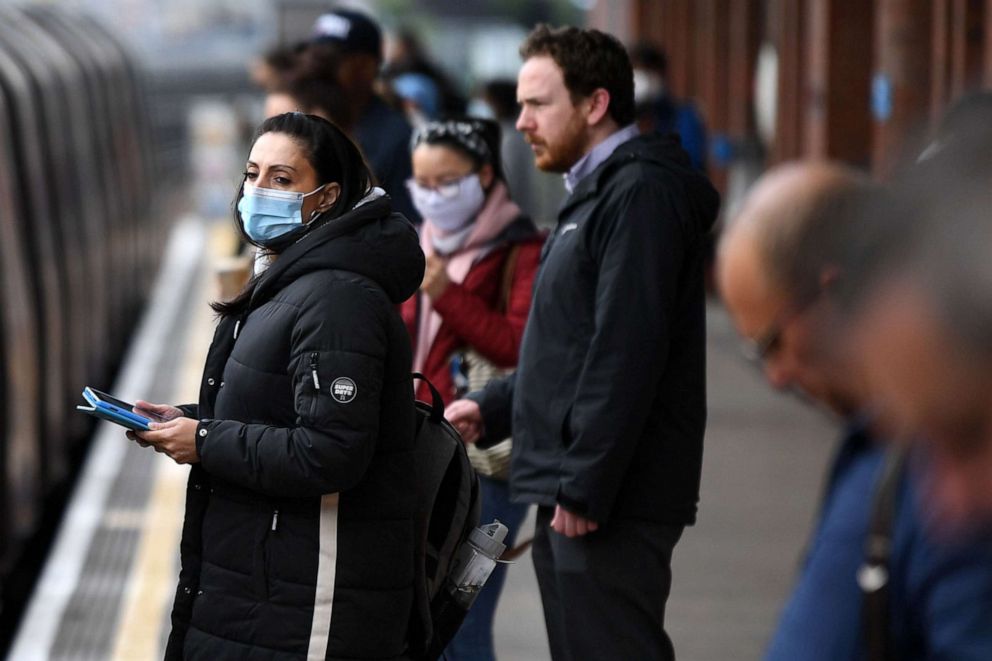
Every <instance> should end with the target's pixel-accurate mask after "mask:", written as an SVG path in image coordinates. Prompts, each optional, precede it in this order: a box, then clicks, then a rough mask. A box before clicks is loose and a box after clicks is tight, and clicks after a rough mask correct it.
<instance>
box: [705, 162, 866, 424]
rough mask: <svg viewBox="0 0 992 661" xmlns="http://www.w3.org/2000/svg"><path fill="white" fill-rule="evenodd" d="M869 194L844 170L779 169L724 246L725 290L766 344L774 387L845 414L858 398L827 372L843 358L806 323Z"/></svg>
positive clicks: (742, 326)
mask: <svg viewBox="0 0 992 661" xmlns="http://www.w3.org/2000/svg"><path fill="white" fill-rule="evenodd" d="M869 191H870V188H869V185H868V183H867V182H866V181H865V179H864V178H863V177H861V176H860V175H858V174H857V173H855V172H853V171H851V170H848V169H846V168H843V167H841V166H837V165H831V164H826V163H813V164H791V165H786V166H782V167H779V168H776V169H774V170H772V171H771V172H769V173H768V174H766V175H765V176H764V177H762V178H761V179H760V180H759V181H758V183H757V184H755V186H754V188H753V189H752V191H751V192H750V194H749V195H748V197H747V199H746V200H745V202H744V205H743V207H742V210H741V212H740V214H739V216H738V217H737V219H736V220H735V222H734V223H733V224H732V225H731V226H730V228H729V229H728V230H727V231H726V232H725V233H724V236H723V239H722V240H721V244H720V253H719V262H718V272H717V275H718V279H719V285H720V289H721V292H722V294H723V297H724V300H725V302H726V303H727V307H728V309H729V310H730V312H731V315H732V316H733V318H734V322H735V324H736V325H737V327H738V330H739V331H740V332H741V333H742V334H743V335H744V336H745V337H746V338H749V339H750V340H752V341H755V342H756V343H757V344H759V345H762V346H760V347H759V348H761V349H763V351H762V353H763V354H764V355H763V358H764V359H765V373H766V376H767V377H768V379H769V381H770V382H771V383H772V384H773V385H774V386H776V387H779V388H784V387H797V388H799V389H801V390H803V391H805V392H806V393H807V394H809V395H810V396H812V397H814V398H816V399H819V400H821V401H823V402H825V403H827V404H828V405H829V406H830V407H831V408H833V409H835V410H839V411H841V412H849V409H850V408H851V406H852V404H851V402H850V399H851V396H850V393H847V392H846V391H845V388H844V386H843V385H842V384H838V383H835V382H834V381H833V380H832V378H831V375H829V374H827V373H826V372H825V369H824V365H825V364H827V363H828V362H834V359H835V357H834V356H827V354H828V353H829V351H828V349H827V348H826V347H824V346H822V344H821V343H820V342H819V341H818V338H817V337H815V336H816V324H814V323H812V322H811V321H810V320H808V319H806V320H801V319H800V317H801V316H803V313H804V311H805V310H806V307H808V304H809V303H810V301H811V300H812V299H814V298H815V297H816V296H818V294H819V292H820V291H821V290H822V287H823V285H824V282H825V278H827V277H828V276H829V274H830V272H831V269H836V268H837V266H838V264H839V261H840V258H841V256H840V253H839V252H838V251H839V246H840V245H841V244H842V243H843V241H844V238H843V237H844V236H845V235H846V234H847V232H848V231H849V230H847V229H845V226H848V225H852V224H856V223H857V218H858V217H860V216H859V213H856V212H855V209H856V208H859V207H860V205H861V204H863V202H864V201H865V198H866V197H867V194H868V192H869ZM833 233H837V234H838V236H836V237H835V236H832V234H833ZM805 322H810V323H805ZM769 341H773V343H774V346H772V347H768V346H763V345H766V344H767V343H768V342H769Z"/></svg>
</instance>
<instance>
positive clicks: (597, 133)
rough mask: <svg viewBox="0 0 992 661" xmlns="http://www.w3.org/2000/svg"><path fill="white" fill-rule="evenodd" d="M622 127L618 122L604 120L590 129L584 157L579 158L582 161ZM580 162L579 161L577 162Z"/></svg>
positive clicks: (583, 153)
mask: <svg viewBox="0 0 992 661" xmlns="http://www.w3.org/2000/svg"><path fill="white" fill-rule="evenodd" d="M621 128H623V127H621V126H618V125H617V123H616V122H614V121H613V120H612V119H611V120H608V121H606V120H604V121H602V122H600V123H599V124H597V125H596V126H592V127H590V128H589V132H588V133H587V134H586V148H585V150H583V152H582V156H580V157H579V159H580V160H581V159H582V158H583V157H585V156H586V155H588V154H589V152H591V151H592V150H593V149H595V148H596V147H598V146H599V145H601V144H602V143H603V142H604V141H605V140H606V139H607V138H609V137H610V136H611V135H613V134H614V133H616V132H617V131H619V130H620V129H621ZM576 162H578V161H576Z"/></svg>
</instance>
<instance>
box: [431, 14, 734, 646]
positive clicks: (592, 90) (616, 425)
mask: <svg viewBox="0 0 992 661" xmlns="http://www.w3.org/2000/svg"><path fill="white" fill-rule="evenodd" d="M520 54H521V57H522V58H523V60H524V64H523V66H522V68H521V70H520V74H519V77H518V83H517V99H518V100H519V102H520V106H521V111H520V116H519V118H518V120H517V129H518V130H520V131H521V132H522V133H523V134H524V135H525V137H526V138H527V141H528V142H529V143H530V145H531V149H532V151H533V154H534V158H535V162H536V164H537V166H538V167H539V168H541V169H542V170H547V171H551V172H558V173H562V174H564V175H565V186H566V188H567V190H568V191H569V197H568V198H567V199H566V200H565V202H564V204H563V205H562V207H561V210H560V212H559V214H558V225H557V228H556V229H555V231H554V233H553V234H552V235H551V237H550V238H549V240H548V243H547V245H546V247H545V248H544V256H543V259H542V261H541V269H540V271H539V273H538V276H537V279H536V284H535V287H534V298H533V303H532V307H531V313H530V317H529V319H528V321H527V328H526V331H525V332H524V337H523V343H522V345H521V351H520V362H519V365H518V367H517V371H516V373H515V374H514V375H513V376H511V377H507V378H504V379H499V380H494V381H492V382H490V384H489V386H487V387H486V389H485V390H483V391H482V392H477V393H473V394H471V395H469V396H468V398H467V399H463V400H459V401H457V402H454V403H453V404H452V405H451V407H450V408H449V409H448V415H449V419H450V420H452V422H453V424H454V425H455V426H456V427H457V428H458V429H459V430H460V431H461V432H462V434H463V436H464V437H465V438H466V440H468V441H470V442H471V441H473V440H478V439H480V438H481V439H482V442H483V444H489V443H492V442H497V441H499V440H501V439H503V438H505V437H506V436H509V435H510V434H511V431H512V435H513V457H512V462H511V469H510V487H511V494H512V497H513V499H514V500H515V501H516V502H525V503H526V502H529V503H535V504H537V505H538V514H537V524H536V528H535V533H534V545H533V558H534V568H535V570H536V572H537V577H538V583H539V586H540V590H541V600H542V603H543V606H544V616H545V623H546V625H547V629H548V639H549V643H550V648H551V654H552V656H553V658H554V659H556V660H559V661H560V660H562V659H638V660H642V661H650V660H653V659H657V660H661V659H673V658H674V656H675V652H674V649H673V647H672V642H671V639H670V638H669V637H668V634H667V633H666V631H665V628H664V620H665V604H666V602H667V600H668V594H669V592H670V589H671V578H672V577H671V559H672V552H673V550H674V548H675V545H676V543H677V542H678V540H679V538H680V537H681V535H682V531H683V528H684V527H685V526H686V525H690V524H692V523H693V522H694V521H695V515H696V505H697V502H698V500H699V477H700V470H701V467H702V441H703V431H704V428H705V424H706V385H705V369H704V367H705V316H704V300H703V297H704V294H703V246H704V241H703V239H704V236H705V234H706V232H707V231H708V230H709V228H710V227H711V226H712V224H713V222H714V221H715V219H716V214H717V210H718V207H719V196H718V194H717V193H716V191H715V190H714V189H713V187H712V186H711V185H710V183H709V182H708V181H707V180H706V178H705V177H704V176H703V175H701V174H700V173H699V172H698V171H697V170H696V169H694V168H693V167H692V164H691V163H690V161H689V157H688V155H687V154H686V153H685V151H684V150H683V149H682V148H681V147H680V146H679V145H678V141H677V140H676V139H675V138H674V137H672V138H669V137H664V136H661V135H658V134H651V135H643V136H642V135H640V132H639V131H638V129H637V126H636V125H635V124H634V119H635V117H634V86H633V74H632V71H631V65H630V60H629V58H628V57H627V52H626V51H625V50H624V48H623V46H622V44H620V42H619V41H618V40H617V39H616V38H614V37H612V36H611V35H608V34H605V33H603V32H600V31H598V30H582V29H578V28H574V27H565V28H559V29H552V28H550V27H548V26H546V25H541V26H538V27H537V28H535V29H534V30H533V31H532V32H531V33H530V35H529V36H528V37H527V39H526V40H525V41H524V43H523V45H522V46H521V48H520Z"/></svg>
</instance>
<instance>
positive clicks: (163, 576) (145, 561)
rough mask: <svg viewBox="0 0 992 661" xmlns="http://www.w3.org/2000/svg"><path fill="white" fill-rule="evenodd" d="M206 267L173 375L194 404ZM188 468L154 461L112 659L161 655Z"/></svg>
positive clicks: (205, 319)
mask: <svg viewBox="0 0 992 661" xmlns="http://www.w3.org/2000/svg"><path fill="white" fill-rule="evenodd" d="M231 236H232V232H231V231H230V229H229V225H227V224H224V225H217V226H215V227H213V228H212V229H211V231H210V235H209V239H208V244H207V250H206V260H205V261H206V264H207V265H209V264H211V263H212V262H213V260H214V258H215V257H217V256H220V255H230V254H231V252H232V251H233V245H234V244H233V243H232V240H231ZM214 292H215V284H214V277H213V273H212V269H210V268H209V267H207V268H203V269H201V275H200V278H199V282H198V286H197V287H196V289H195V290H194V291H193V292H191V295H193V296H201V297H203V302H202V304H196V305H194V310H193V313H192V316H191V318H190V323H191V328H190V332H189V336H188V338H189V339H188V340H187V343H186V347H185V353H184V356H183V361H182V367H181V370H180V373H179V375H178V379H177V383H176V387H175V391H174V393H173V398H172V401H173V402H195V401H196V400H197V397H198V390H199V384H200V375H201V374H202V371H203V361H204V359H205V357H206V353H207V348H208V346H209V344H210V338H211V337H212V335H213V324H214V318H213V312H212V311H211V310H210V308H209V307H208V306H207V304H206V303H207V300H208V299H209V300H212V299H213V298H214V296H215V293H214ZM188 475H189V468H188V467H186V466H179V465H177V464H175V463H173V462H172V461H171V460H170V459H168V458H167V457H165V456H164V455H162V456H161V457H160V458H159V460H158V461H157V467H156V470H155V472H154V476H153V478H152V479H153V480H154V484H153V485H152V490H151V493H150V495H149V499H148V505H147V506H146V508H145V513H144V517H143V522H142V526H141V539H140V542H139V545H138V549H137V552H136V555H135V561H134V563H133V564H132V567H131V573H130V576H129V577H128V581H127V587H126V588H125V594H124V599H123V603H122V615H121V619H120V621H119V625H118V628H117V633H116V637H115V640H114V647H113V655H112V657H111V658H112V659H113V661H143V660H145V659H148V660H151V659H161V658H162V652H163V650H162V649H161V648H160V642H161V641H162V640H163V638H164V636H165V634H166V633H167V632H164V631H163V630H162V627H163V626H164V625H167V624H168V619H167V618H168V613H169V612H170V611H171V609H172V600H173V597H174V595H175V590H176V581H177V578H178V565H179V563H178V556H179V537H180V533H181V532H182V521H183V509H184V506H185V494H186V479H187V476H188Z"/></svg>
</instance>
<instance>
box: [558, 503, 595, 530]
mask: <svg viewBox="0 0 992 661" xmlns="http://www.w3.org/2000/svg"><path fill="white" fill-rule="evenodd" d="M551 527H552V528H554V531H555V532H557V533H559V534H562V535H565V537H582V536H583V535H586V534H588V533H591V532H594V531H596V530H597V529H599V524H598V523H596V522H595V521H593V520H592V519H586V518H584V517H581V516H579V515H578V514H574V513H572V512H569V511H568V510H567V509H564V508H563V507H562V506H561V505H555V515H554V516H553V517H551Z"/></svg>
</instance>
